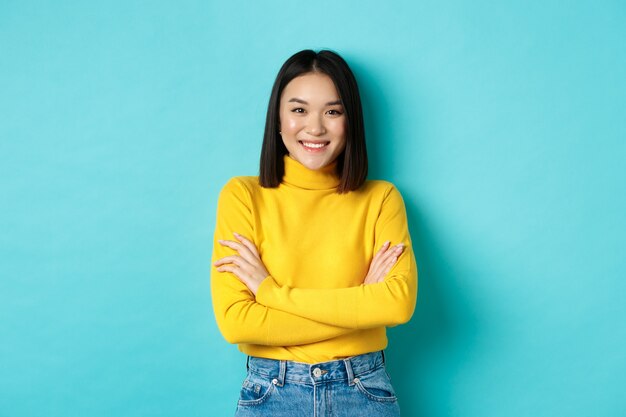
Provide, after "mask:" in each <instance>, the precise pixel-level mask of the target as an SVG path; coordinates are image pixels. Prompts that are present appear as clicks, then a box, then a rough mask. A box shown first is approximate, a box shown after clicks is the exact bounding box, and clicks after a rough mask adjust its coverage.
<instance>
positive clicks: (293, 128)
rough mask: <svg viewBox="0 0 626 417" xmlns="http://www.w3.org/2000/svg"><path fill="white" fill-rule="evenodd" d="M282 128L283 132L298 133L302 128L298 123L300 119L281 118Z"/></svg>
mask: <svg viewBox="0 0 626 417" xmlns="http://www.w3.org/2000/svg"><path fill="white" fill-rule="evenodd" d="M280 126H281V129H282V131H283V132H287V133H290V132H297V131H298V130H299V128H300V123H299V122H298V119H296V118H294V117H289V116H286V117H282V118H281V120H280Z"/></svg>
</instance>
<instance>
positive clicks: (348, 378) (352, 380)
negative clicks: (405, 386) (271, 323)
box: [235, 351, 400, 417]
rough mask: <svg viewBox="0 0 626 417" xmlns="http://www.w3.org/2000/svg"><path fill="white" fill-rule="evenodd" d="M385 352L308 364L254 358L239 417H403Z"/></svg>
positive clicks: (240, 400) (241, 398) (242, 394)
mask: <svg viewBox="0 0 626 417" xmlns="http://www.w3.org/2000/svg"><path fill="white" fill-rule="evenodd" d="M399 415H400V407H399V405H398V399H397V398H396V394H395V392H394V389H393V387H392V385H391V381H390V379H389V375H388V374H387V371H386V370H385V363H384V356H383V352H382V351H380V352H373V353H367V354H364V355H359V356H353V357H351V358H346V359H341V360H336V361H331V362H323V363H317V364H307V363H301V362H292V361H280V360H273V359H265V358H257V357H249V358H248V375H247V377H246V379H245V380H244V381H243V384H242V387H241V393H240V396H239V401H238V403H237V411H236V413H235V416H236V417H249V416H272V417H287V416H289V417H291V416H294V417H296V416H297V417H304V416H311V417H348V416H377V417H388V416H394V417H396V416H399Z"/></svg>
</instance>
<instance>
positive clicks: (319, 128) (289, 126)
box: [280, 73, 346, 170]
mask: <svg viewBox="0 0 626 417" xmlns="http://www.w3.org/2000/svg"><path fill="white" fill-rule="evenodd" d="M280 130H281V136H282V138H283V143H284V144H285V147H286V148H287V151H288V152H289V156H291V157H292V158H293V159H295V160H296V161H298V162H300V163H301V164H302V165H304V166H305V167H307V168H309V169H314V170H315V169H320V168H323V167H325V166H327V165H329V164H331V163H332V162H333V161H335V159H337V157H338V156H339V154H341V152H343V150H344V149H345V147H346V136H345V131H346V116H345V114H344V108H343V105H342V104H341V99H340V98H339V94H338V93H337V89H336V88H335V84H334V83H333V81H332V80H331V79H330V77H329V76H328V75H326V74H321V73H308V74H304V75H301V76H299V77H296V78H294V79H293V80H291V82H289V84H287V86H286V87H285V88H284V90H283V93H282V96H281V98H280Z"/></svg>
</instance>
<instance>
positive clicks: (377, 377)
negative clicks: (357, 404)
mask: <svg viewBox="0 0 626 417" xmlns="http://www.w3.org/2000/svg"><path fill="white" fill-rule="evenodd" d="M354 382H355V385H356V387H357V388H358V390H359V391H360V392H361V393H362V394H364V395H365V396H366V397H367V398H369V399H370V400H373V401H382V402H393V401H397V400H398V398H397V397H396V393H395V391H394V389H393V386H392V385H391V379H390V378H389V375H388V374H387V371H385V368H382V367H381V368H378V369H376V370H374V371H373V372H370V373H369V374H363V375H359V377H358V378H355V379H354Z"/></svg>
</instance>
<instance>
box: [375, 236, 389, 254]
mask: <svg viewBox="0 0 626 417" xmlns="http://www.w3.org/2000/svg"><path fill="white" fill-rule="evenodd" d="M389 245H391V241H389V240H388V241H386V242H385V243H383V245H382V246H381V247H380V249H378V252H376V255H378V254H382V253H384V252H385V251H386V250H387V248H389ZM376 255H374V256H376Z"/></svg>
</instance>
